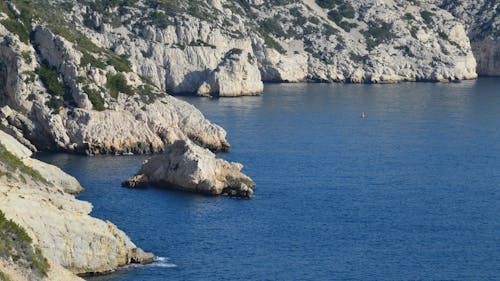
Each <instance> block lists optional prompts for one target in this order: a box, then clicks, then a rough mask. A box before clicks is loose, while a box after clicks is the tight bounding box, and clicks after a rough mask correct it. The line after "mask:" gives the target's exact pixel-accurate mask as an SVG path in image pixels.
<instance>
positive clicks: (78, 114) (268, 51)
mask: <svg viewBox="0 0 500 281" xmlns="http://www.w3.org/2000/svg"><path fill="white" fill-rule="evenodd" d="M176 3H177V4H176V5H177V6H176V7H170V6H168V5H167V4H165V3H163V2H161V1H149V2H148V1H137V3H130V2H126V1H111V2H109V1H97V2H96V1H87V0H85V1H74V2H71V1H70V2H66V1H62V0H51V1H49V2H47V3H44V4H43V5H41V4H40V3H38V0H30V1H20V0H12V1H8V2H2V3H0V62H1V63H0V84H2V85H6V86H5V87H2V88H0V108H1V110H0V111H1V112H0V128H2V129H3V130H4V131H7V132H9V134H11V135H13V136H15V137H16V139H18V140H19V141H20V142H21V143H23V144H24V145H26V146H27V147H29V148H30V149H31V150H49V151H63V152H69V153H80V154H89V155H94V154H123V153H134V154H145V153H157V152H162V151H163V150H164V147H165V145H169V144H172V143H174V142H175V141H177V140H191V141H193V142H195V143H196V144H198V145H200V146H202V147H205V148H209V149H210V150H212V151H227V150H229V148H230V145H229V143H228V142H227V140H226V132H225V131H224V129H222V128H220V127H219V126H217V125H216V124H213V123H211V122H210V121H208V120H207V119H206V118H205V117H204V116H203V115H202V114H201V113H200V112H199V111H198V110H197V109H196V108H194V107H193V106H191V105H189V104H187V103H185V102H182V101H179V100H178V99H175V98H174V97H172V96H170V95H167V94H165V92H167V93H170V94H173V95H175V94H186V93H190V94H196V95H200V96H214V97H224V96H241V95H258V94H261V93H262V92H263V89H264V88H263V87H264V86H263V82H302V81H313V82H347V83H397V82H401V81H459V80H465V79H475V78H476V77H477V72H476V67H477V69H478V70H479V73H482V74H485V75H495V69H498V67H496V66H497V65H498V61H499V60H497V57H498V56H497V55H496V54H497V53H498V50H499V48H498V43H497V42H498V34H500V33H498V13H495V12H494V11H497V9H499V8H498V5H497V4H494V3H493V4H492V3H491V2H489V1H479V2H478V3H476V4H471V3H468V2H467V3H461V4H457V3H455V2H453V1H451V2H450V1H444V0H432V1H430V0H429V1H412V2H408V1H403V0H395V1H382V2H380V1H379V2H373V1H351V0H342V1H340V0H339V1H316V0H302V1H281V2H280V3H274V4H270V3H268V2H265V1H260V0H252V1H248V2H247V1H243V2H241V1H230V0H212V1H208V2H203V3H201V4H199V5H197V6H196V7H193V3H191V2H189V1H177V2H176ZM492 5H493V6H492ZM468 8H471V9H468ZM483 10H488V11H489V12H488V13H486V14H485V15H486V16H485V18H482V17H481V16H480V15H482V12H481V11H483ZM467 11H469V12H467ZM117 15H118V16H117ZM213 15H216V16H215V17H214V16H213ZM61 23H64V24H61ZM481 26H485V29H481V28H480V27H481ZM469 38H471V39H469ZM483 39H484V40H483ZM471 40H472V45H471ZM476 47H477V48H476ZM476 60H477V61H478V62H479V65H477V63H476Z"/></svg>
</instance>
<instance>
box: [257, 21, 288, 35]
mask: <svg viewBox="0 0 500 281" xmlns="http://www.w3.org/2000/svg"><path fill="white" fill-rule="evenodd" d="M260 31H261V33H269V34H273V35H275V36H278V37H285V36H286V33H285V31H284V30H283V28H282V27H281V24H280V23H279V22H278V21H277V20H276V19H274V18H268V19H265V20H263V21H261V22H260Z"/></svg>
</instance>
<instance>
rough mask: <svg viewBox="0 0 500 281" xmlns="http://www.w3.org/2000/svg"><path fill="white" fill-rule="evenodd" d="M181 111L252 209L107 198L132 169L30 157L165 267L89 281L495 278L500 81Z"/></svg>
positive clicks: (286, 90) (226, 201) (289, 96)
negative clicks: (244, 180)
mask: <svg viewBox="0 0 500 281" xmlns="http://www.w3.org/2000/svg"><path fill="white" fill-rule="evenodd" d="M183 99H184V100H187V101H188V102H191V103H193V104H194V105H196V106H197V107H198V108H199V109H200V110H201V111H202V112H204V113H205V115H206V116H207V117H208V118H209V119H211V120H212V121H214V122H216V123H218V124H220V125H221V126H223V127H224V128H225V129H227V131H228V140H229V141H230V143H231V144H232V150H231V152H230V153H228V154H224V155H221V156H222V157H224V158H226V159H229V160H232V161H238V162H242V163H244V164H245V172H246V173H247V174H248V175H249V176H251V177H252V178H253V179H254V180H255V181H256V182H257V187H256V193H255V197H254V198H253V199H252V200H238V199H231V198H211V197H205V196H200V195H193V194H186V193H182V192H176V191H169V190H164V189H158V188H147V189H136V190H132V189H125V188H122V187H120V182H121V181H122V180H124V179H126V178H128V177H129V176H131V175H133V174H134V173H135V171H136V170H137V169H138V168H139V165H140V163H141V162H142V161H143V160H144V159H145V156H134V157H112V156H110V157H82V156H74V155H64V154H42V155H40V156H39V157H40V158H42V159H43V160H45V161H49V162H52V163H55V164H57V165H58V166H60V167H61V168H63V169H64V170H66V171H67V172H69V173H70V174H72V175H74V176H76V177H77V178H78V179H79V180H80V181H81V183H82V185H83V186H84V187H86V191H85V192H84V193H83V194H81V195H80V196H79V198H80V199H82V200H88V201H90V202H92V203H93V204H94V206H95V207H94V212H93V215H94V216H96V217H99V218H105V219H109V220H111V221H112V222H114V223H115V224H117V225H118V226H119V227H120V228H121V229H123V230H124V231H125V232H127V233H128V234H129V236H130V237H131V238H132V240H133V241H134V242H135V243H136V244H137V245H138V246H140V247H142V248H143V249H145V250H147V251H153V252H154V253H155V254H156V255H157V256H160V257H166V258H167V257H168V260H163V261H160V262H158V263H156V264H154V265H150V266H138V267H130V268H127V269H124V270H120V271H119V272H117V273H116V274H113V275H109V276H105V277H100V278H94V279H91V280H113V281H125V280H126V281H129V280H135V281H136V280H139V281H140V280H155V281H156V280H500V79H480V80H479V81H468V82H463V83H458V84H432V83H429V84H427V83H403V84H396V85H343V84H268V85H266V90H265V94H264V95H263V96H262V97H243V98H224V99H208V98H194V97H183ZM361 112H365V113H366V118H365V119H364V120H363V119H361V118H360V115H361Z"/></svg>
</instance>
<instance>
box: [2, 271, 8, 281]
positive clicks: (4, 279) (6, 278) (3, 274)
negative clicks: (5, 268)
mask: <svg viewBox="0 0 500 281" xmlns="http://www.w3.org/2000/svg"><path fill="white" fill-rule="evenodd" d="M0 281H10V278H9V276H7V274H5V273H3V272H1V271H0Z"/></svg>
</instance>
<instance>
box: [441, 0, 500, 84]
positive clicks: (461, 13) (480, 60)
mask: <svg viewBox="0 0 500 281" xmlns="http://www.w3.org/2000/svg"><path fill="white" fill-rule="evenodd" d="M437 4H438V5H440V7H442V8H443V9H447V10H449V11H450V13H452V14H453V15H454V16H456V18H457V19H460V20H461V21H463V22H464V24H465V26H466V28H467V33H468V35H469V38H470V40H471V45H472V50H473V52H474V55H475V57H476V60H477V73H478V74H479V75H484V76H500V1H498V0H476V1H452V0H439V1H437Z"/></svg>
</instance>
